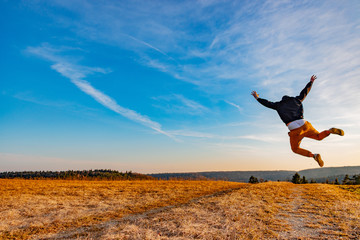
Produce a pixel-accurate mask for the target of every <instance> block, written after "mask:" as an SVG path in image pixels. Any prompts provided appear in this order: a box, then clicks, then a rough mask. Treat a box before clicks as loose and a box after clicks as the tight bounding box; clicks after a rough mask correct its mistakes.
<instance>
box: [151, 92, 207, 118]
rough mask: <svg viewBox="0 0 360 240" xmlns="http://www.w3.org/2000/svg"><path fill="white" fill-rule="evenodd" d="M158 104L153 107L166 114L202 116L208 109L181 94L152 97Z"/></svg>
mask: <svg viewBox="0 0 360 240" xmlns="http://www.w3.org/2000/svg"><path fill="white" fill-rule="evenodd" d="M153 99H154V100H155V101H157V102H159V104H155V105H154V106H155V107H157V108H160V109H163V110H164V111H166V112H168V113H178V114H190V115H202V114H204V113H205V112H208V111H209V109H208V108H207V107H205V106H204V105H202V104H200V103H198V102H196V101H194V100H191V99H188V98H186V97H184V96H183V95H181V94H170V95H166V96H158V97H153Z"/></svg>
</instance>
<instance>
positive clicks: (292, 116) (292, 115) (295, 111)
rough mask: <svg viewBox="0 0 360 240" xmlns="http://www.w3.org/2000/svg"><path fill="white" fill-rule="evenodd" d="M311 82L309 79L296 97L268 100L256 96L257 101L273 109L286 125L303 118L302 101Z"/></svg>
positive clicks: (308, 90)
mask: <svg viewBox="0 0 360 240" xmlns="http://www.w3.org/2000/svg"><path fill="white" fill-rule="evenodd" d="M312 84H313V83H312V82H311V81H310V82H309V83H308V84H307V85H306V87H305V88H304V89H303V90H302V91H301V92H300V95H299V96H297V97H289V96H284V97H283V98H282V100H281V101H280V102H270V101H268V100H266V99H263V98H258V99H257V100H258V102H259V103H261V104H262V105H264V106H265V107H268V108H271V109H274V110H276V111H277V113H278V114H279V116H280V118H281V120H282V121H283V122H284V123H285V124H286V125H288V124H289V123H290V122H292V121H295V120H299V119H303V118H304V116H303V115H304V109H303V105H302V101H304V99H305V97H306V96H307V95H308V93H309V92H310V89H311V86H312Z"/></svg>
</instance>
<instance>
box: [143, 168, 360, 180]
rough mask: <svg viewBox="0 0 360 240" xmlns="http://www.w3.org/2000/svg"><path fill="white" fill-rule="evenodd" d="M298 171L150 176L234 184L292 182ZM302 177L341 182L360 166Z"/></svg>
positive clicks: (317, 170)
mask: <svg viewBox="0 0 360 240" xmlns="http://www.w3.org/2000/svg"><path fill="white" fill-rule="evenodd" d="M295 173H296V171H221V172H190V173H157V174H149V175H150V176H152V177H155V178H159V179H172V178H182V179H215V180H228V181H234V182H247V181H249V178H250V177H251V176H254V177H256V178H258V179H263V180H268V181H278V180H279V181H290V180H291V178H292V176H293V175H294V174H295ZM298 173H299V174H300V175H301V176H305V177H306V178H307V179H313V180H315V181H316V182H325V181H326V179H328V180H329V181H333V180H335V178H338V179H339V181H341V180H342V179H343V178H344V176H345V175H346V174H348V175H349V176H353V175H356V174H360V166H352V167H325V168H315V169H306V170H301V171H298Z"/></svg>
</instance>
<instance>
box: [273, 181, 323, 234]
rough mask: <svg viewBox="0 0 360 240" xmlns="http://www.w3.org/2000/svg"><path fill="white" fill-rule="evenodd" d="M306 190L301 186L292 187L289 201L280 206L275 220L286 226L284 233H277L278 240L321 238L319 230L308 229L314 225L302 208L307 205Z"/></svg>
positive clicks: (310, 216)
mask: <svg viewBox="0 0 360 240" xmlns="http://www.w3.org/2000/svg"><path fill="white" fill-rule="evenodd" d="M305 191H306V190H305V189H304V187H303V186H298V187H294V188H293V191H292V193H291V195H289V198H288V199H289V201H288V202H286V203H284V204H280V207H281V208H280V211H279V213H278V214H277V216H276V218H278V219H279V220H280V221H283V222H285V223H286V224H287V227H288V228H287V230H286V231H280V232H278V234H279V238H280V239H299V238H305V239H318V238H320V237H321V232H320V231H319V229H316V228H315V229H314V228H309V227H307V226H310V225H311V223H314V216H313V214H312V213H305V212H304V211H303V210H304V209H303V206H305V205H306V204H307V202H306V200H305V198H304V192H305Z"/></svg>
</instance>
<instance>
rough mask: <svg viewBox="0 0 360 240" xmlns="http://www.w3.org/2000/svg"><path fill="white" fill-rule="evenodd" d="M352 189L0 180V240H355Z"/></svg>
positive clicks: (359, 227) (358, 210)
mask: <svg viewBox="0 0 360 240" xmlns="http://www.w3.org/2000/svg"><path fill="white" fill-rule="evenodd" d="M342 188H346V189H347V190H344V189H342ZM349 189H350V190H349ZM358 189H359V188H358V187H350V186H349V187H348V186H345V187H343V186H340V187H338V186H334V185H325V184H305V185H294V184H291V183H277V182H269V183H262V184H254V185H253V184H240V183H231V182H221V181H219V182H216V181H61V180H0V194H1V195H0V212H1V215H0V239H4V238H5V239H359V238H360V198H359V196H360V195H359V194H358V193H357V192H358V191H357V190H358ZM166 206H167V207H166ZM162 207H165V208H162Z"/></svg>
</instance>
